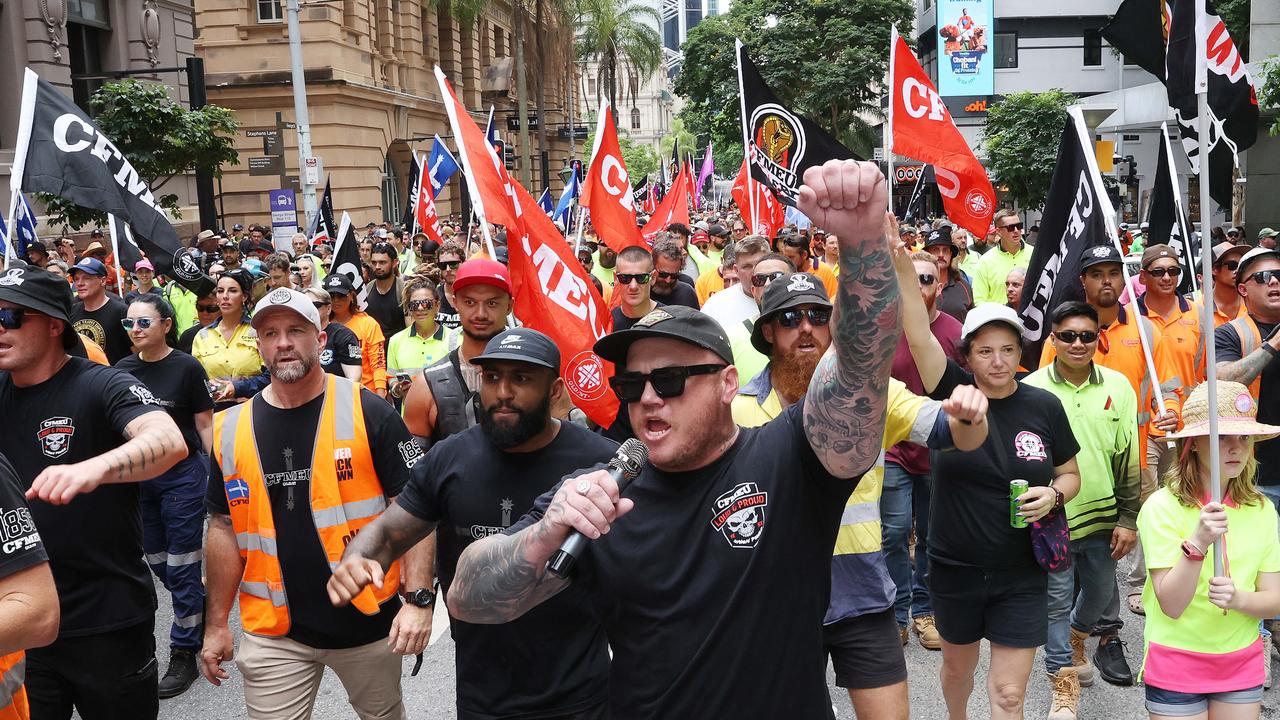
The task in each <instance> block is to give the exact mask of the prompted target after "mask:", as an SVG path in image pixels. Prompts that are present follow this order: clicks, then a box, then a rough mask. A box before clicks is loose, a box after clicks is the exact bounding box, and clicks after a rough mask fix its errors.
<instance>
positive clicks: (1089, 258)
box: [1080, 245, 1124, 273]
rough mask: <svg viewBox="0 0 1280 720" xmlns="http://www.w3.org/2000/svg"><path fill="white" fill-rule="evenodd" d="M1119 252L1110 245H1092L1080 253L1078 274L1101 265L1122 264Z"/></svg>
mask: <svg viewBox="0 0 1280 720" xmlns="http://www.w3.org/2000/svg"><path fill="white" fill-rule="evenodd" d="M1123 262H1124V258H1123V257H1121V256H1120V251H1119V250H1117V249H1115V247H1114V246H1111V245H1094V246H1093V247H1091V248H1085V249H1084V251H1083V252H1081V253H1080V272H1082V273H1083V272H1084V271H1085V270H1088V269H1089V268H1091V267H1093V266H1094V265H1102V264H1103V263H1123Z"/></svg>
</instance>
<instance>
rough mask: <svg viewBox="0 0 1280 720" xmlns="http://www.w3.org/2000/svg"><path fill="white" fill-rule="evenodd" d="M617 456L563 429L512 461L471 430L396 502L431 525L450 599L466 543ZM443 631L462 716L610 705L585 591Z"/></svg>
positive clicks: (593, 438) (428, 462)
mask: <svg viewBox="0 0 1280 720" xmlns="http://www.w3.org/2000/svg"><path fill="white" fill-rule="evenodd" d="M617 448H618V446H617V444H616V443H614V442H612V441H609V440H606V439H604V438H602V437H600V436H599V435H596V434H595V433H592V432H590V431H589V430H586V429H585V428H582V427H579V426H578V425H574V424H573V423H568V422H561V423H560V431H559V433H557V434H556V437H555V439H553V440H552V441H551V442H550V443H549V444H548V445H547V446H546V447H543V448H541V449H539V450H535V451H533V452H528V453H509V452H503V451H501V450H499V449H498V448H497V447H495V446H494V445H493V444H492V443H491V442H489V439H488V438H487V437H486V436H485V434H484V431H483V430H482V429H481V428H480V427H478V426H477V427H472V428H469V429H468V430H466V431H464V432H461V433H458V434H456V435H452V436H450V437H448V438H446V439H445V440H443V441H442V442H441V443H440V444H439V445H436V446H435V447H433V448H431V452H429V453H427V456H426V458H425V459H424V460H423V461H422V462H420V463H418V464H417V466H416V467H414V469H413V472H412V474H411V480H410V482H409V485H408V486H407V487H406V488H405V489H404V492H403V493H401V494H400V497H399V498H397V499H396V502H397V503H399V504H400V506H401V507H403V508H404V509H405V510H407V511H408V512H410V513H411V514H413V515H415V516H417V517H419V518H422V519H423V520H428V521H431V522H434V523H437V525H438V526H437V528H436V529H437V532H436V537H437V538H438V540H437V542H438V545H437V546H436V547H437V551H436V557H437V566H436V574H437V575H439V577H440V584H441V586H442V587H443V588H444V591H445V593H446V594H447V593H448V591H449V587H450V585H451V584H452V583H453V576H454V572H455V570H456V569H457V566H458V557H459V556H460V555H461V554H462V551H463V550H465V549H466V548H467V546H468V545H470V544H471V543H473V542H475V541H476V540H478V539H480V538H484V537H487V536H489V535H494V534H497V533H500V532H502V531H503V530H504V529H505V528H508V527H510V526H511V524H512V523H513V522H515V521H516V520H519V519H520V517H521V515H523V514H524V513H525V512H527V511H528V510H529V508H531V507H533V503H534V502H535V501H536V500H537V499H538V496H540V495H542V494H543V493H544V492H546V491H547V490H549V489H551V488H554V487H556V486H557V485H559V484H560V480H561V479H562V478H563V477H565V476H566V475H568V474H570V473H573V472H574V471H576V470H579V469H581V468H585V467H592V466H596V465H599V464H601V463H604V462H607V461H608V460H609V458H611V457H613V455H614V453H615V452H617ZM449 628H450V630H451V631H452V633H453V639H454V642H455V644H456V646H457V649H456V651H455V658H456V661H457V676H458V714H459V716H460V717H464V718H500V717H501V718H510V717H521V718H534V717H560V716H563V715H569V714H572V713H574V712H580V711H582V710H586V709H588V708H591V707H595V706H597V705H599V704H600V703H602V702H604V701H605V700H606V699H607V698H608V692H609V653H608V648H607V645H606V643H605V637H604V630H603V629H602V628H601V627H600V624H599V622H598V621H596V619H595V617H594V615H593V613H592V609H591V604H590V601H589V599H588V597H587V593H586V588H585V587H582V586H579V585H576V584H575V585H571V586H569V587H568V588H566V589H565V590H564V591H562V592H560V593H558V594H557V595H555V596H554V597H552V598H551V599H549V600H547V601H546V602H544V603H542V604H541V605H539V606H538V607H536V608H534V609H532V610H530V611H529V612H528V613H525V614H524V615H522V616H521V617H520V618H518V619H517V620H514V621H513V622H510V623H506V624H503V625H472V624H471V623H466V622H462V621H460V620H450V622H449Z"/></svg>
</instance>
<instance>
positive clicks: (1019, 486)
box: [1009, 480, 1027, 528]
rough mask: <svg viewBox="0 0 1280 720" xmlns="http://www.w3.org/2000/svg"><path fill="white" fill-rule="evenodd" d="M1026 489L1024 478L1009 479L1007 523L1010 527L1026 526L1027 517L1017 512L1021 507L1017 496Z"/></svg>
mask: <svg viewBox="0 0 1280 720" xmlns="http://www.w3.org/2000/svg"><path fill="white" fill-rule="evenodd" d="M1026 491H1027V481H1026V480H1010V481H1009V525H1010V526H1012V527H1016V528H1024V527H1026V526H1027V519H1026V518H1024V517H1022V516H1021V515H1019V514H1018V511H1019V510H1021V509H1022V504H1021V503H1019V502H1018V498H1019V497H1021V496H1022V494H1023V493H1025V492H1026Z"/></svg>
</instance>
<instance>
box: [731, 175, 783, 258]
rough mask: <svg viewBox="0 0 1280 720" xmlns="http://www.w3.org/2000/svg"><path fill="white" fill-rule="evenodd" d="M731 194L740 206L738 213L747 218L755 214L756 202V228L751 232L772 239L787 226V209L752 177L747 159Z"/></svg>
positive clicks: (763, 185)
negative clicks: (749, 193)
mask: <svg viewBox="0 0 1280 720" xmlns="http://www.w3.org/2000/svg"><path fill="white" fill-rule="evenodd" d="M748 186H750V188H751V190H750V192H751V195H750V196H748V195H747V188H748ZM729 194H730V195H731V196H733V201H734V202H736V203H737V204H738V212H739V213H741V214H742V216H743V217H745V218H749V217H750V216H751V213H752V212H753V205H752V204H751V203H753V202H754V213H755V218H756V223H755V225H756V226H755V227H754V228H752V229H751V232H753V233H755V234H757V235H763V236H765V237H767V238H771V237H773V236H774V235H776V234H777V233H778V231H779V230H781V229H782V226H783V225H785V224H786V222H787V209H786V208H784V207H783V206H782V203H780V202H778V197H777V196H776V195H774V194H773V191H772V190H770V189H769V188H768V187H766V186H765V184H764V183H762V182H760V181H759V180H756V179H755V178H753V177H751V172H750V171H749V170H748V169H747V161H746V158H743V160H742V167H740V168H738V177H736V178H734V181H733V188H732V189H730V191H729Z"/></svg>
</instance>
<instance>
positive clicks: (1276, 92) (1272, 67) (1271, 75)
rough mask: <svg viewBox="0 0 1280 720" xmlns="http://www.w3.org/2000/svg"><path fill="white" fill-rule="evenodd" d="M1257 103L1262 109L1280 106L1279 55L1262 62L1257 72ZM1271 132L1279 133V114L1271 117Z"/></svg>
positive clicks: (1273, 133)
mask: <svg viewBox="0 0 1280 720" xmlns="http://www.w3.org/2000/svg"><path fill="white" fill-rule="evenodd" d="M1258 105H1259V106H1260V107H1261V108H1262V109H1263V110H1264V111H1266V110H1274V109H1276V108H1280V55H1272V56H1271V57H1269V58H1267V59H1266V60H1264V61H1263V62H1262V72H1261V73H1258ZM1271 134H1272V135H1280V115H1277V116H1275V117H1272V118H1271Z"/></svg>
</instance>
